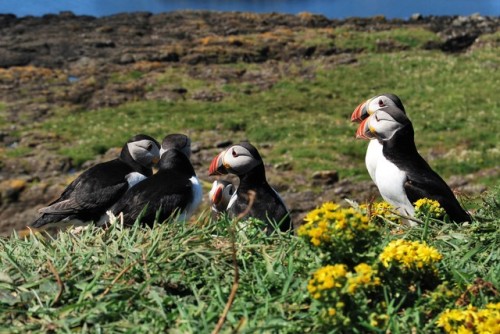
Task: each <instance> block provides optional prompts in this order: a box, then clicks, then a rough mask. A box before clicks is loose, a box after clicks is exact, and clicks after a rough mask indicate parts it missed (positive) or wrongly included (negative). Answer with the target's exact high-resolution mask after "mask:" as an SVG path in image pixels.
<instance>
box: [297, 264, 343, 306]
mask: <svg viewBox="0 0 500 334" xmlns="http://www.w3.org/2000/svg"><path fill="white" fill-rule="evenodd" d="M346 275H347V266H346V265H345V264H335V265H328V266H324V267H321V268H319V269H318V270H316V272H315V273H314V274H313V278H311V279H310V280H309V284H308V285H307V290H308V291H309V293H310V294H311V295H312V297H313V298H314V299H320V298H321V296H322V294H321V292H322V291H325V290H331V289H341V288H342V287H343V286H344V284H345V281H346Z"/></svg>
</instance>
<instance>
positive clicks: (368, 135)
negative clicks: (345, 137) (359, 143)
mask: <svg viewBox="0 0 500 334" xmlns="http://www.w3.org/2000/svg"><path fill="white" fill-rule="evenodd" d="M369 120H370V118H369V117H368V118H365V119H364V120H363V121H362V122H361V124H359V126H358V129H357V130H356V139H367V140H370V139H373V138H376V137H375V135H374V134H373V132H372V131H371V130H370V127H369V126H368V121H369Z"/></svg>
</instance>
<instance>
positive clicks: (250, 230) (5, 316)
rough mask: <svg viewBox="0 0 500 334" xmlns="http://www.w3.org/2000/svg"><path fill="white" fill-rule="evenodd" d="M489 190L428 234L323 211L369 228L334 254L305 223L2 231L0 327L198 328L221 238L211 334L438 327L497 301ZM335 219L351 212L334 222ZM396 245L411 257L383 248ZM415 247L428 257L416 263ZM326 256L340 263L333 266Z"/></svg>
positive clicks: (385, 215) (206, 322)
mask: <svg viewBox="0 0 500 334" xmlns="http://www.w3.org/2000/svg"><path fill="white" fill-rule="evenodd" d="M499 194H500V188H497V189H495V190H494V191H492V192H491V193H490V194H489V195H488V196H486V197H485V198H484V202H483V205H482V206H481V208H480V209H479V210H478V214H477V215H476V216H474V221H473V222H472V223H471V224H464V225H456V224H454V223H450V222H446V221H441V220H437V219H433V218H431V217H429V219H430V220H429V224H428V226H417V227H412V228H408V227H405V226H404V225H401V224H400V223H399V221H398V220H397V219H396V218H397V217H396V216H395V215H394V214H392V213H391V212H390V211H389V210H388V209H387V207H383V206H372V207H371V208H369V206H365V205H361V206H359V207H356V206H355V210H359V211H358V212H361V213H362V214H368V213H369V215H370V217H371V219H370V223H367V222H366V221H365V220H364V219H361V216H359V217H358V216H357V215H356V214H353V212H354V211H351V209H342V208H338V207H335V208H332V206H331V205H332V204H331V203H330V204H327V205H329V206H328V207H325V208H326V209H328V208H330V209H332V210H330V209H328V210H327V211H330V213H334V215H333V216H332V215H328V217H330V218H329V219H331V223H332V224H333V223H334V224H336V225H335V226H337V227H339V228H340V227H342V228H347V229H349V230H358V231H357V232H355V233H354V234H353V235H355V236H359V235H361V236H362V235H364V234H362V233H361V230H363V231H366V233H368V234H373V233H376V234H377V236H376V237H373V238H372V239H371V240H364V241H363V244H364V245H365V246H363V247H361V248H351V249H349V248H348V247H343V248H342V249H339V250H338V251H337V254H333V256H325V255H327V253H328V252H332V253H333V252H335V251H336V250H335V249H331V248H328V247H323V248H321V247H317V245H315V244H314V243H313V242H312V241H311V240H312V239H311V238H309V237H310V236H313V235H316V234H315V233H314V232H312V230H311V229H309V228H302V230H303V231H306V232H307V233H305V234H303V233H302V237H295V236H291V235H287V234H281V233H278V234H274V235H272V236H267V235H266V234H265V233H264V232H262V231H261V230H260V228H259V227H258V225H255V224H256V223H257V222H255V221H250V222H246V223H238V224H237V226H235V225H234V222H232V221H231V220H229V219H227V218H223V219H221V220H220V221H218V222H216V221H213V220H211V219H208V218H203V217H204V216H203V215H202V216H201V217H200V218H199V219H198V220H197V221H196V222H192V223H189V224H184V223H178V222H167V223H164V224H162V225H156V226H155V227H154V228H152V229H150V228H141V227H139V226H138V225H136V226H134V227H132V228H122V227H121V226H120V224H119V223H116V224H113V225H112V226H111V227H109V228H108V229H100V228H95V227H92V226H91V227H89V228H88V229H87V230H84V231H82V232H81V233H79V234H75V233H72V232H69V231H66V232H59V233H58V234H57V235H56V236H55V237H54V238H51V237H48V236H44V235H41V234H34V235H30V236H29V237H27V238H20V237H18V236H16V235H14V236H12V237H10V238H7V239H0V332H4V331H8V332H9V333H25V332H28V331H32V332H49V331H50V332H56V333H63V332H69V331H88V332H123V331H125V332H134V333H160V332H164V331H165V330H167V329H168V330H170V331H172V332H190V333H206V332H210V331H212V330H213V328H214V327H215V324H216V323H217V321H218V319H219V316H220V315H221V313H222V311H223V309H224V307H225V305H226V302H227V300H228V296H229V294H230V291H231V288H232V285H233V280H234V277H235V267H234V264H233V260H232V255H233V251H232V246H231V245H232V244H231V240H234V241H235V249H236V253H234V254H235V255H236V263H237V267H238V270H239V280H238V283H239V285H238V289H237V291H236V298H235V300H234V303H233V305H232V306H231V308H230V311H229V313H228V317H227V320H226V323H225V325H224V327H223V332H241V333H253V332H279V333H305V332H311V333H318V332H334V333H366V332H374V333H376V332H380V333H385V332H386V331H387V330H390V331H391V332H392V333H408V332H411V331H415V330H416V331H417V332H419V333H420V332H422V333H434V332H436V333H437V332H440V330H439V328H438V327H437V319H439V318H440V317H441V316H443V314H447V313H444V312H443V311H445V310H447V309H449V310H455V309H456V310H457V311H449V312H452V313H450V314H451V315H453V316H457V315H456V314H459V315H460V314H461V313H460V312H462V311H463V312H465V310H469V309H470V310H472V309H471V308H474V309H477V310H478V311H477V312H486V311H481V310H483V309H484V308H485V307H487V305H490V306H491V305H494V304H495V303H498V302H499V301H500V299H499V297H498V287H499V286H500V281H499V277H500V254H499V251H498V249H499V248H500V231H499V229H498V224H499V223H500V221H499V217H500V215H499V214H498V213H499V203H498V195H499ZM325 208H323V209H325ZM323 209H321V210H323ZM367 210H368V211H367ZM325 212H326V211H325ZM316 213H318V212H316ZM315 215H316V214H314V213H311V214H310V215H309V218H308V219H312V218H313V216H315ZM342 216H346V217H350V218H348V221H346V225H342V226H340V225H338V222H339V218H341V217H342ZM423 218H424V219H426V217H423ZM311 221H313V220H311ZM394 221H395V222H394ZM313 222H315V223H316V224H318V223H319V222H320V220H316V221H313ZM372 224H376V225H377V226H378V230H376V231H375V230H374V229H373V225H372ZM304 226H305V225H304ZM365 227H367V229H365ZM235 228H236V230H235ZM233 231H234V232H233ZM300 231H301V230H299V234H301V232H300ZM321 232H322V233H321V234H320V235H322V236H323V237H325V236H326V235H328V233H329V232H325V231H321ZM323 233H326V234H323ZM363 233H364V232H363ZM347 234H349V233H347ZM331 235H332V236H333V237H334V238H337V241H336V242H342V241H341V240H343V243H344V244H347V243H348V242H349V240H350V239H349V238H347V239H346V236H345V235H343V234H341V233H334V234H331ZM305 236H308V237H305ZM304 237H305V238H304ZM424 237H425V240H422V238H424ZM348 239H349V240H348ZM304 240H305V241H306V242H304ZM321 240H322V241H321V242H323V241H325V240H326V239H321ZM410 240H414V242H413V243H410ZM331 241H332V239H329V240H328V242H331ZM353 241H355V240H351V242H353ZM395 241H396V242H399V243H400V246H401V245H403V247H416V248H414V249H415V250H417V251H416V252H414V253H412V251H407V252H403V253H397V252H396V253H395V252H392V251H391V250H390V247H388V245H391V243H392V245H394V242H395ZM320 244H321V243H320ZM368 244H369V247H366V245H368ZM411 245H413V246H411ZM422 245H427V246H425V247H424V246H422ZM394 247H395V246H394ZM422 247H424V248H422ZM420 248H422V249H420ZM426 249H428V250H429V251H432V252H434V253H432V254H434V255H431V256H430V257H429V258H426V257H422V254H426V251H425V250H426ZM318 250H321V251H320V252H318ZM383 250H387V252H386V255H384V256H383V257H381V259H382V260H380V261H379V258H380V257H379V255H380V254H381V253H382V251H383ZM339 252H341V253H342V254H339ZM397 254H406V255H404V256H403V255H397ZM436 254H440V255H441V256H442V258H441V259H439V257H438V256H437V255H436ZM405 256H406V257H405ZM349 258H350V259H355V260H352V261H350V262H349V261H347V262H346V259H349ZM339 259H341V260H342V261H344V262H346V263H347V264H344V263H332V261H337V260H339ZM419 261H422V266H421V267H420V266H419ZM384 263H387V266H385V264H384ZM407 264H408V265H407ZM413 265H415V266H413ZM320 268H323V269H321V270H322V271H320V270H318V269H320ZM308 282H309V284H308ZM331 282H336V283H337V284H338V285H335V284H331ZM468 305H469V306H468ZM446 312H448V311H446ZM453 312H455V313H453ZM457 312H458V313H457ZM467 312H471V311H467ZM491 312H494V311H491ZM446 319H447V318H443V320H441V321H445V320H446Z"/></svg>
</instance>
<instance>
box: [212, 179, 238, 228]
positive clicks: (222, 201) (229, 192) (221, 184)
mask: <svg viewBox="0 0 500 334" xmlns="http://www.w3.org/2000/svg"><path fill="white" fill-rule="evenodd" d="M234 192H235V187H234V186H233V184H232V183H231V182H229V181H226V180H215V181H214V182H213V183H212V189H211V190H210V192H209V193H208V198H209V200H210V208H211V210H212V215H213V217H214V219H219V218H220V216H221V215H222V214H224V213H225V212H227V206H228V205H229V201H230V200H231V197H232V196H233V194H234Z"/></svg>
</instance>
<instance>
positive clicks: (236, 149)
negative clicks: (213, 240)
mask: <svg viewBox="0 0 500 334" xmlns="http://www.w3.org/2000/svg"><path fill="white" fill-rule="evenodd" d="M228 173H231V174H235V175H237V176H238V178H239V180H240V183H239V185H238V188H237V189H236V191H235V192H234V194H233V195H232V197H231V199H230V201H229V203H228V206H227V211H228V213H229V215H230V216H231V217H238V216H240V215H241V214H243V213H246V215H245V216H244V217H253V218H257V219H259V220H261V221H263V222H265V223H267V227H266V228H267V232H268V233H272V232H273V231H274V226H273V224H277V225H279V228H280V230H281V231H289V230H291V229H292V222H291V219H290V214H289V212H288V209H287V208H286V206H285V203H284V202H283V200H282V198H281V197H280V195H279V194H278V193H277V192H276V190H274V189H273V188H272V187H271V186H270V185H269V183H268V182H267V179H266V171H265V168H264V162H263V161H262V158H261V156H260V154H259V152H258V151H257V149H256V148H255V147H254V146H253V145H251V144H250V143H249V142H241V143H240V144H238V145H233V146H231V147H229V148H228V149H227V150H224V151H223V152H221V153H219V154H218V155H217V156H216V157H215V158H214V159H213V160H212V163H211V164H210V168H209V175H211V176H213V175H222V174H228ZM251 191H252V192H254V193H255V198H254V201H253V204H252V206H251V207H248V204H249V202H250V198H249V193H250V192H251ZM271 222H272V223H271Z"/></svg>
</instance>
